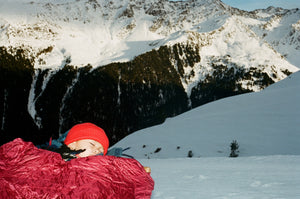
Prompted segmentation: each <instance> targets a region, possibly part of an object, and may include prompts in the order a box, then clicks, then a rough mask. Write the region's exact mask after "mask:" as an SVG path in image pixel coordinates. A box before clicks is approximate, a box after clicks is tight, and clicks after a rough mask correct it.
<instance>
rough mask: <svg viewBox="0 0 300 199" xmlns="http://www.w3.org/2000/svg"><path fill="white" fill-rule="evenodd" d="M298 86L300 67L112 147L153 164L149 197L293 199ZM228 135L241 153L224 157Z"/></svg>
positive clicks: (298, 170) (299, 173)
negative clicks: (253, 90)
mask: <svg viewBox="0 0 300 199" xmlns="http://www.w3.org/2000/svg"><path fill="white" fill-rule="evenodd" d="M299 91H300V73H299V72H297V73H295V74H293V75H291V76H290V77H288V78H286V79H285V80H282V81H280V82H278V83H275V84H273V85H272V86H270V87H268V88H266V89H265V90H263V91H261V92H258V93H252V94H245V95H240V96H235V97H230V98H226V99H223V100H219V101H215V102H213V103H209V104H206V105H204V106H202V107H199V108H197V109H194V110H192V111H189V112H187V113H184V114H182V115H180V116H177V117H174V118H170V119H168V120H167V121H166V122H165V123H164V124H162V125H158V126H155V127H151V128H147V129H144V130H140V131H138V132H135V133H133V134H132V135H129V136H127V137H126V138H124V139H123V140H121V141H120V142H119V143H117V144H116V145H115V146H121V147H128V146H130V147H131V149H130V150H128V151H126V153H127V154H131V155H133V156H135V157H136V158H137V159H138V160H139V161H140V162H141V163H142V164H143V165H146V166H149V167H151V171H152V172H151V176H152V177H153V179H154V181H155V188H154V191H153V193H152V199H161V198H172V199H182V198H190V199H201V198H209V199H221V198H222V199H257V198H264V199H275V198H281V199H298V198H299V197H300V189H299V184H300V167H299V164H300V131H299V123H300V119H299V118H300V105H299V101H300V94H299V93H300V92H299ZM233 139H236V140H237V141H238V143H239V145H240V157H238V158H229V157H228V156H229V153H230V147H229V144H230V142H231V141H232V140H233ZM177 146H180V148H179V149H177ZM157 148H161V150H160V151H159V152H158V153H154V151H155V150H156V149H157ZM189 150H192V151H193V153H194V157H193V158H188V157H187V153H188V151H189Z"/></svg>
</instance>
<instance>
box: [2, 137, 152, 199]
mask: <svg viewBox="0 0 300 199" xmlns="http://www.w3.org/2000/svg"><path fill="white" fill-rule="evenodd" d="M153 188H154V181H153V179H152V178H151V176H150V175H149V174H148V173H146V172H145V170H144V168H143V166H142V165H141V164H140V163H139V162H138V161H136V160H134V159H128V158H120V157H115V156H91V157H86V158H78V159H73V160H71V161H67V162H65V161H64V160H63V159H62V158H61V156H60V155H59V154H58V153H54V152H51V151H47V150H43V149H38V148H37V147H35V146H34V145H33V144H32V143H31V142H24V141H23V140H22V139H20V138H18V139H15V140H14V141H12V142H9V143H7V144H4V145H2V146H1V147H0V198H27V199H30V198H39V199H40V198H65V199H67V198H72V199H73V198H102V199H105V198H107V199H118V198H120V199H123V198H124V199H130V198H137V199H141V198H143V199H147V198H151V193H152V190H153Z"/></svg>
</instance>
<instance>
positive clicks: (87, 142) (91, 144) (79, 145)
mask: <svg viewBox="0 0 300 199" xmlns="http://www.w3.org/2000/svg"><path fill="white" fill-rule="evenodd" d="M68 147H69V148H70V149H72V150H80V149H85V151H83V152H81V153H79V154H78V156H79V157H87V156H92V155H97V154H100V153H104V148H103V146H102V145H101V144H100V143H99V142H97V141H95V140H91V139H84V140H78V141H75V142H72V143H70V144H69V145H68Z"/></svg>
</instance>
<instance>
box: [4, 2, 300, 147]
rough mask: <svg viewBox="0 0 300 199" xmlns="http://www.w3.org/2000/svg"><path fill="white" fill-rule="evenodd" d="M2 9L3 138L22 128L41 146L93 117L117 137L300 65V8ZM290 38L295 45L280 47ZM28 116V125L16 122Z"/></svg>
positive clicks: (58, 5)
mask: <svg viewBox="0 0 300 199" xmlns="http://www.w3.org/2000/svg"><path fill="white" fill-rule="evenodd" d="M0 1H3V0H0ZM71 2H72V3H71ZM24 3H25V4H24ZM0 5H1V6H0V47H1V51H0V60H1V62H0V64H1V65H0V66H1V67H0V70H1V71H0V72H1V73H0V75H1V78H0V80H1V85H3V88H2V89H1V90H0V105H1V107H3V109H0V110H1V111H0V115H1V116H2V121H1V127H2V128H1V132H3V133H2V134H3V135H5V136H7V137H8V138H5V139H11V137H16V136H24V137H26V138H27V137H30V135H22V133H21V132H22V131H23V129H26V132H33V134H34V135H36V136H33V137H31V138H32V139H34V140H35V141H36V142H42V141H45V139H48V137H50V136H51V135H53V134H54V136H58V132H59V133H63V132H64V131H66V130H68V128H70V126H72V125H74V124H76V123H80V122H83V121H90V122H94V123H97V124H101V125H100V126H102V127H103V128H104V129H106V130H107V131H108V136H109V138H110V140H112V143H114V142H116V141H118V140H119V139H121V138H122V137H124V136H126V135H128V134H130V133H131V132H134V131H136V130H139V129H141V128H145V127H148V126H152V125H156V124H159V123H162V122H163V121H164V120H165V118H167V117H173V116H175V115H177V114H180V113H182V112H185V111H187V110H190V109H192V108H195V107H197V106H200V105H203V104H205V103H208V102H211V101H214V100H217V99H220V98H224V97H228V96H232V95H237V94H242V93H246V92H253V91H260V90H262V89H264V88H266V87H267V86H269V85H270V84H273V83H275V82H277V81H280V80H281V79H284V78H286V77H287V76H288V75H290V74H291V73H294V72H296V71H298V70H299V68H297V67H296V66H295V65H293V64H291V63H289V61H288V60H289V59H292V58H295V57H296V62H297V63H299V61H297V60H298V59H299V57H300V56H298V57H297V56H296V55H297V53H298V51H296V50H294V49H295V48H297V45H298V43H297V42H298V38H297V35H298V34H299V32H298V29H297V28H298V22H299V18H297V16H298V15H299V13H300V12H299V11H298V10H296V9H295V10H284V9H279V8H272V7H270V8H268V9H265V10H255V11H253V12H246V11H241V10H238V9H235V8H231V7H229V6H227V5H225V4H223V3H222V2H221V1H219V0H211V1H208V2H207V1H203V0H195V1H182V2H169V1H158V0H152V1H147V2H146V1H142V0H141V1H138V0H135V1H134V0H123V1H116V0H114V1H104V0H77V1H75V2H74V1H67V0H56V1H46V2H45V1H43V2H42V3H41V2H40V1H11V2H5V3H4V1H3V3H1V4H0ZM18 11H20V12H18ZM276 16H278V18H276ZM277 19H278V20H277ZM270 21H271V22H270ZM282 21H283V22H284V24H285V26H283V24H282ZM275 22H276V23H275ZM285 22H289V23H285ZM266 24H267V25H266ZM264 25H265V26H264ZM269 25H270V26H269ZM283 28H285V29H286V30H285V31H281V30H282V29H283ZM274 30H276V31H274ZM274 32H275V33H274ZM278 32H281V34H280V35H279V36H280V39H281V38H283V40H280V39H279V37H278ZM291 32H292V33H293V34H290V33H291ZM289 35H290V37H289ZM263 38H267V39H268V40H270V41H272V39H273V40H274V41H278V42H277V43H276V42H275V43H274V42H268V40H265V39H263ZM276 38H277V40H276ZM286 38H288V39H290V40H291V41H292V40H293V43H292V44H290V43H283V41H284V39H286ZM282 46H284V47H285V48H282ZM279 47H280V49H282V52H284V53H286V54H283V53H282V52H280V53H279V51H278V50H277V49H278V48H279ZM22 71H23V73H22ZM7 74H10V75H7ZM22 74H23V76H22ZM22 80H24V82H26V83H22ZM10 85H14V87H10ZM20 89H21V90H22V92H21V91H20ZM17 99H20V100H17ZM74 99H76V100H74ZM7 107H8V108H7ZM13 107H20V108H19V109H18V111H16V110H15V109H14V108H13ZM24 117H26V119H24V121H27V122H26V123H25V122H23V123H22V125H23V126H24V128H22V129H21V127H19V126H15V125H14V123H13V121H14V120H15V119H16V118H20V121H22V120H23V118H24ZM5 139H3V140H5Z"/></svg>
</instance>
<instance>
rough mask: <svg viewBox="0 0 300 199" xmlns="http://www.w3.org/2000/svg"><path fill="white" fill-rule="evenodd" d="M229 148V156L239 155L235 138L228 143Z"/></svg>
mask: <svg viewBox="0 0 300 199" xmlns="http://www.w3.org/2000/svg"><path fill="white" fill-rule="evenodd" d="M230 149H231V153H230V155H229V157H232V158H235V157H238V156H239V154H238V153H239V150H238V149H239V144H238V143H237V141H236V140H233V141H232V142H231V144H230Z"/></svg>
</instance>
